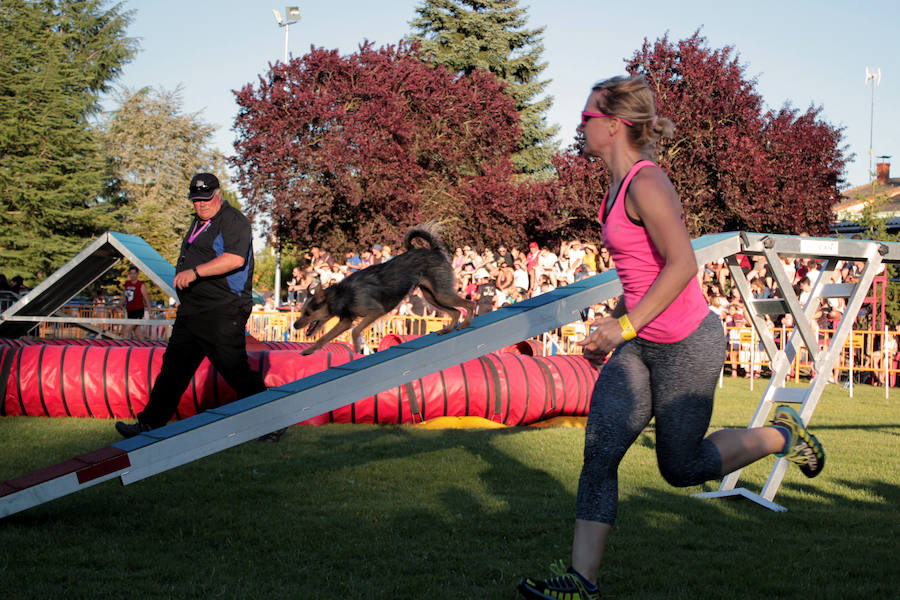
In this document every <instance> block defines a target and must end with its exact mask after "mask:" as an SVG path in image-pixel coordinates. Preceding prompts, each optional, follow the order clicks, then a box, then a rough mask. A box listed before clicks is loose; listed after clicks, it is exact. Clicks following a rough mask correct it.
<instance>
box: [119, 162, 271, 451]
mask: <svg viewBox="0 0 900 600" xmlns="http://www.w3.org/2000/svg"><path fill="white" fill-rule="evenodd" d="M188 199H189V200H190V201H191V202H193V204H194V210H195V211H196V213H197V216H196V218H195V219H194V222H193V223H192V224H191V227H190V229H189V230H188V233H187V235H186V236H185V238H184V240H183V241H182V243H181V254H180V255H179V257H178V263H177V265H176V266H175V281H174V283H175V288H176V289H177V290H178V297H179V301H180V303H179V306H178V314H177V315H176V317H175V324H174V325H173V327H172V336H171V338H170V339H169V344H168V346H167V348H166V352H165V354H163V362H162V368H161V369H160V372H159V376H158V377H157V378H156V382H155V383H154V384H153V389H152V391H151V392H150V400H149V402H148V403H147V406H146V407H145V408H144V410H143V412H141V413H140V414H138V416H137V417H138V420H137V423H132V424H127V423H123V422H121V421H119V422H117V423H116V430H117V431H118V432H119V433H120V434H122V436H124V437H126V438H130V437H133V436H135V435H137V434H139V433H143V432H145V431H149V430H151V429H156V428H157V427H162V426H163V425H165V424H166V423H167V422H168V421H169V419H171V418H172V415H173V414H175V408H176V407H177V406H178V401H179V400H180V398H181V395H182V394H183V393H184V390H185V389H187V386H188V384H189V383H190V381H191V377H193V375H194V372H195V371H196V370H197V367H199V366H200V363H201V362H202V361H203V359H204V358H205V357H206V358H209V360H210V362H211V363H212V364H213V366H214V367H215V368H216V370H218V372H219V373H221V374H222V377H224V378H225V381H227V382H228V385H230V386H231V387H232V388H233V389H234V390H235V391H236V392H237V396H238V398H244V397H246V396H251V395H253V394H256V393H258V392H262V391H264V390H265V389H266V387H265V385H264V384H263V380H262V375H261V374H260V373H258V372H256V371H253V370H251V369H250V364H249V363H248V361H247V349H246V345H245V335H244V326H245V325H246V323H247V318H248V317H249V316H250V311H251V309H252V308H253V300H252V295H251V285H252V280H253V244H252V240H251V232H250V222H249V221H248V220H247V218H246V217H245V216H244V215H243V214H241V212H240V211H239V210H237V209H236V208H234V207H232V206H231V205H230V204H228V203H227V202H224V200H223V199H222V191H221V190H220V189H219V180H218V179H217V178H216V176H215V175H212V174H210V173H200V174H199V175H195V176H194V178H193V179H192V180H191V187H190V192H189V193H188Z"/></svg>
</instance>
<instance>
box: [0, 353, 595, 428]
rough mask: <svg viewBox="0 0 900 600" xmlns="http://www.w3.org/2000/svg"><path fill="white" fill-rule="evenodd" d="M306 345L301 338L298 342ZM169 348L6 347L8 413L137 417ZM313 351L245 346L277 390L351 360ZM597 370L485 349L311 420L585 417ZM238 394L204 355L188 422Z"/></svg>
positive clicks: (583, 363)
mask: <svg viewBox="0 0 900 600" xmlns="http://www.w3.org/2000/svg"><path fill="white" fill-rule="evenodd" d="M305 346H306V345H301V344H298V347H305ZM164 350H165V349H164V348H163V347H161V346H153V347H133V346H99V345H93V346H75V345H69V346H59V345H30V346H22V347H14V346H2V345H0V392H2V405H0V408H2V413H3V414H6V415H27V416H48V417H56V416H61V417H65V416H71V417H97V418H117V419H133V418H134V417H135V415H136V414H137V413H139V412H140V411H141V410H142V409H143V407H144V405H145V404H146V403H147V400H148V398H149V393H150V389H151V387H152V382H153V381H154V380H155V378H156V376H157V374H158V373H159V369H160V367H161V365H162V355H163V352H164ZM333 350H336V351H333V352H326V351H319V352H316V353H315V354H312V355H310V356H303V355H301V354H300V353H299V352H298V351H297V350H296V349H292V350H255V351H254V350H251V351H248V356H249V359H250V364H251V366H252V367H253V368H257V369H260V370H261V371H262V373H263V377H264V380H265V383H266V385H267V386H269V387H275V386H279V385H283V384H286V383H289V382H291V381H295V380H297V379H300V378H302V377H306V376H308V375H311V374H313V373H317V372H319V371H322V370H325V369H327V368H329V367H331V366H336V365H340V364H344V363H346V362H348V361H350V360H352V358H353V355H352V351H348V349H347V348H346V347H344V346H343V345H338V346H337V347H336V348H333ZM596 378H597V371H596V370H595V369H594V368H593V367H592V366H591V365H590V364H589V363H588V361H587V360H585V359H584V358H583V357H580V356H550V357H534V356H528V355H527V354H515V353H508V352H507V353H500V354H487V355H485V356H482V357H479V358H477V359H474V360H470V361H467V362H465V363H462V364H460V365H456V366H454V367H450V368H447V369H444V370H443V371H439V372H437V373H433V374H431V375H428V376H426V377H422V378H419V379H417V380H415V381H412V382H410V383H408V384H405V385H402V386H399V387H396V388H392V389H390V390H386V391H385V392H382V393H379V394H376V395H375V396H371V397H369V398H365V399H363V400H360V401H358V402H354V403H352V404H349V405H347V406H345V407H342V408H340V409H337V410H334V411H332V412H330V413H328V414H325V415H321V416H319V417H316V418H313V419H310V420H309V421H306V422H305V423H306V424H311V425H316V424H322V423H329V422H338V423H380V424H397V423H415V422H420V421H423V420H427V419H433V418H435V417H442V416H477V417H484V418H487V419H490V420H493V421H496V422H498V423H504V424H508V425H525V424H530V423H534V422H536V421H540V420H543V419H548V418H551V417H556V416H576V415H585V414H587V409H588V404H589V401H590V395H591V390H592V389H593V385H594V381H595V380H596ZM234 399H235V394H234V391H233V390H232V389H231V388H230V387H229V386H228V385H227V384H226V383H225V380H224V379H223V378H222V377H221V375H220V374H219V373H217V372H216V370H215V369H214V368H213V367H212V366H211V365H210V364H209V362H208V361H204V362H203V364H202V365H201V366H200V368H199V369H198V370H197V373H196V374H195V375H194V378H193V380H192V382H191V384H190V385H189V386H188V389H187V390H186V391H185V393H184V395H183V396H182V397H181V400H180V402H179V405H178V409H177V413H176V417H177V418H185V417H189V416H192V415H194V414H197V413H199V412H202V411H204V410H207V409H210V408H213V407H216V406H220V405H222V404H227V403H229V402H232V401H233V400H234Z"/></svg>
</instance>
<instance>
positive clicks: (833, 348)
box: [695, 233, 900, 511]
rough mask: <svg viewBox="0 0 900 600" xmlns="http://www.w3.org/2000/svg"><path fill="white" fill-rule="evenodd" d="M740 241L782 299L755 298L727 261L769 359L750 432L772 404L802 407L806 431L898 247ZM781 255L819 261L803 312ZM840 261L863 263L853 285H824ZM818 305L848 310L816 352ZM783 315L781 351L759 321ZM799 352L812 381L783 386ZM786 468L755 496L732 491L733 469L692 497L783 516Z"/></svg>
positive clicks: (789, 239) (732, 259)
mask: <svg viewBox="0 0 900 600" xmlns="http://www.w3.org/2000/svg"><path fill="white" fill-rule="evenodd" d="M740 239H741V254H747V255H751V256H763V257H765V260H766V262H767V263H768V266H769V269H770V270H771V271H772V274H773V276H774V277H775V281H776V282H777V284H778V289H779V291H780V293H781V297H780V298H769V299H764V300H755V299H753V294H752V293H751V291H750V283H749V282H748V281H747V277H746V276H745V275H744V272H743V271H742V270H741V267H740V265H739V264H738V259H737V256H736V255H731V256H728V257H726V258H725V261H726V264H727V265H728V269H729V271H730V273H731V277H732V279H733V281H734V282H735V284H736V285H737V288H738V290H739V291H740V294H741V298H742V299H743V300H744V305H745V306H746V307H747V314H748V315H749V317H750V321H751V322H752V323H753V327H754V329H755V330H756V333H757V335H758V336H759V339H760V341H761V342H762V344H763V347H764V348H765V351H766V354H768V356H769V360H770V366H771V370H772V376H771V378H770V379H769V384H768V386H766V389H765V391H764V392H763V396H762V399H761V400H760V402H759V405H758V406H757V408H756V412H755V413H754V414H753V418H752V419H751V421H750V425H748V428H749V427H760V426H762V425H764V424H765V423H766V420H767V419H768V416H769V412H770V411H771V409H772V407H773V405H776V404H800V405H801V406H800V410H798V411H797V412H798V413H799V414H800V418H801V419H802V421H803V423H804V424H808V423H809V421H810V419H811V418H812V415H813V412H814V411H815V409H816V406H817V405H818V402H819V399H820V398H821V396H822V391H823V390H824V389H825V385H826V384H827V381H828V378H829V377H830V376H831V372H832V368H833V367H834V365H835V363H836V362H837V360H838V358H839V357H840V354H841V352H842V350H843V348H844V342H845V341H846V340H847V337H848V335H849V334H850V332H851V330H852V328H853V323H854V322H855V321H856V317H857V314H858V313H859V309H860V308H861V307H862V304H863V302H864V300H865V298H866V296H867V294H868V291H869V289H870V288H871V287H872V281H873V280H874V278H875V275H877V274H878V271H879V270H880V268H881V267H882V264H883V263H895V262H897V261H898V259H900V256H898V244H896V243H882V242H876V241H869V240H843V239H830V238H828V239H826V238H810V237H802V236H781V235H762V234H754V233H748V234H745V233H742V234H740ZM782 256H789V257H792V258H793V257H807V258H816V259H821V260H824V264H823V266H822V267H821V269H820V274H819V278H818V280H817V281H814V282H810V283H811V284H812V290H811V292H810V294H809V297H808V299H807V300H806V303H805V304H803V305H801V304H800V300H799V299H798V297H797V295H796V294H795V293H794V290H793V288H792V286H791V282H790V280H789V279H788V275H787V272H786V271H785V269H784V265H783V264H782V263H781V261H780V257H782ZM839 261H860V262H864V263H865V266H864V267H863V269H862V272H861V274H860V277H859V281H858V282H857V283H855V284H850V283H828V282H830V280H831V276H832V274H833V273H834V271H835V269H836V268H837V266H838V263H839ZM822 298H826V299H827V298H845V299H846V308H845V309H844V313H843V316H842V317H841V320H840V323H839V324H838V326H837V327H836V328H835V332H834V335H833V336H832V338H831V341H830V343H829V346H828V348H827V350H822V349H820V348H819V344H818V336H817V335H816V332H815V331H813V328H812V327H811V325H810V321H811V318H812V316H813V315H814V314H815V311H816V308H817V307H818V305H819V300H820V299H822ZM787 314H790V315H792V316H793V319H794V331H793V333H792V334H791V336H790V338H789V339H788V340H787V341H786V342H785V347H784V348H779V347H778V346H777V344H776V342H775V339H774V337H773V336H772V333H771V332H770V331H769V329H768V328H767V327H766V323H765V320H764V316H765V315H787ZM801 345H803V346H805V347H806V349H807V352H808V353H809V356H810V358H811V359H812V364H813V371H814V375H813V377H812V380H811V381H810V385H809V386H808V387H807V388H788V387H785V383H786V381H787V377H788V374H789V372H790V369H791V364H792V363H793V361H794V357H795V356H796V354H797V352H798V351H799V349H800V346H801ZM787 467H788V461H787V460H786V459H784V458H777V459H776V460H775V464H774V465H773V467H772V470H771V472H770V473H769V477H768V480H767V481H766V483H765V485H764V487H763V489H762V491H761V492H760V493H759V494H756V493H754V492H751V491H749V490H747V489H746V488H741V487H737V484H738V481H739V479H740V475H741V470H740V469H738V470H737V471H735V472H733V473H730V474H728V475H727V476H726V477H725V478H724V479H723V480H722V483H721V485H720V487H719V489H718V490H717V491H715V492H704V493H700V494H695V496H696V497H698V498H722V497H728V496H743V497H745V498H748V499H750V500H753V501H754V502H757V503H759V504H761V505H762V506H765V507H766V508H769V509H771V510H774V511H785V510H787V509H786V508H784V507H783V506H781V505H779V504H776V503H775V502H774V498H775V495H776V494H777V493H778V488H779V487H780V486H781V481H782V480H783V479H784V473H785V471H786V470H787Z"/></svg>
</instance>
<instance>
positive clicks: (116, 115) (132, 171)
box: [102, 88, 225, 263]
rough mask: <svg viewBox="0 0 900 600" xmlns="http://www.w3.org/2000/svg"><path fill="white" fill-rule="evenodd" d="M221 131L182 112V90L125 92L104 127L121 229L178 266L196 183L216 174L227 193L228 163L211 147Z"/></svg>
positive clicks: (112, 193)
mask: <svg viewBox="0 0 900 600" xmlns="http://www.w3.org/2000/svg"><path fill="white" fill-rule="evenodd" d="M214 132H215V127H214V126H212V125H209V124H207V123H204V122H203V121H202V120H201V118H200V115H199V114H196V113H195V114H184V113H183V112H182V98H181V90H180V88H179V89H176V90H175V91H166V90H162V89H160V90H153V89H150V88H144V89H141V90H138V91H130V90H123V91H122V92H121V93H120V94H119V98H118V108H116V109H115V110H113V111H112V112H110V113H109V114H108V115H107V116H106V118H105V119H104V122H103V124H102V139H103V146H104V151H105V153H106V155H107V157H108V162H109V172H110V180H109V182H108V186H109V187H108V189H107V192H106V195H107V197H108V198H109V199H110V200H111V201H112V202H113V203H114V204H115V205H116V206H117V210H116V211H115V216H116V220H117V221H118V223H117V228H118V229H119V230H121V231H124V232H126V233H130V234H133V235H139V236H141V237H143V238H144V239H145V240H147V243H149V244H150V245H151V246H153V247H154V248H155V249H156V250H158V251H159V253H160V254H162V255H163V256H164V257H165V258H166V259H167V260H169V261H170V262H172V263H174V262H175V261H176V260H177V258H178V252H179V248H180V245H181V239H182V237H184V233H185V231H186V230H187V228H188V227H189V226H190V223H191V217H192V215H193V212H194V210H193V206H192V205H191V203H190V202H188V200H187V190H188V185H189V184H190V181H191V177H193V176H194V174H196V173H198V172H201V171H209V172H212V173H215V174H216V175H217V176H218V177H219V180H220V182H221V183H222V186H223V191H224V190H225V177H224V176H225V162H224V158H223V157H222V156H221V154H220V153H219V152H218V151H216V150H215V149H213V148H212V147H211V146H210V143H211V138H212V135H213V133H214Z"/></svg>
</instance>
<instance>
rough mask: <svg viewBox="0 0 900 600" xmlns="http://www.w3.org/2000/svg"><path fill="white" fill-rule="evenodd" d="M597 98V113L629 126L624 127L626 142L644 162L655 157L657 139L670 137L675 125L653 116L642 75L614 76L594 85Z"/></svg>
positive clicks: (649, 91) (651, 103)
mask: <svg viewBox="0 0 900 600" xmlns="http://www.w3.org/2000/svg"><path fill="white" fill-rule="evenodd" d="M593 91H595V92H603V93H602V94H601V95H599V96H598V99H597V103H598V106H597V109H598V110H600V111H601V112H603V113H606V114H608V115H612V116H614V117H619V118H621V119H625V120H627V121H630V122H631V126H626V129H627V131H628V139H629V140H630V141H631V143H632V144H634V146H636V147H637V148H639V149H640V150H641V153H642V154H643V155H645V156H646V157H648V158H655V157H656V143H657V141H658V140H659V139H660V138H661V137H672V136H673V135H674V134H675V124H674V123H672V121H670V120H669V119H664V118H660V117H659V116H658V115H657V114H656V102H655V101H654V98H653V92H652V91H651V90H650V86H649V85H647V81H646V80H645V79H644V76H643V75H633V76H631V77H624V76H621V75H620V76H617V77H611V78H609V79H606V80H604V81H600V82H598V83H596V84H594V87H593Z"/></svg>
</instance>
